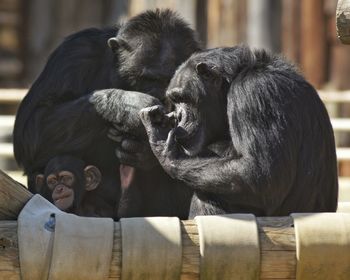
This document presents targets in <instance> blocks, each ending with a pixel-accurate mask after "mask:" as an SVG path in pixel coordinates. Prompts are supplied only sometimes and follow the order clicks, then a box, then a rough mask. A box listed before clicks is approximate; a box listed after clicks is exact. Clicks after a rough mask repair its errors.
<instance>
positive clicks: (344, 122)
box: [331, 118, 350, 131]
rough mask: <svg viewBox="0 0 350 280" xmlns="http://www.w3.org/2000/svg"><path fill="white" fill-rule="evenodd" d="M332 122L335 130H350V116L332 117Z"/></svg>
mask: <svg viewBox="0 0 350 280" xmlns="http://www.w3.org/2000/svg"><path fill="white" fill-rule="evenodd" d="M331 123H332V126H333V130H336V131H350V118H349V119H347V118H343V119H336V118H332V119H331Z"/></svg>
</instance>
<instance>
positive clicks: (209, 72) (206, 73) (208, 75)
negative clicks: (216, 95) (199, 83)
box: [196, 62, 220, 80]
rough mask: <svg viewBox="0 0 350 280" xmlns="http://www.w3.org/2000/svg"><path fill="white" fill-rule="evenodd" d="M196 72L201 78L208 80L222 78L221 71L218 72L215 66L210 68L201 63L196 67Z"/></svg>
mask: <svg viewBox="0 0 350 280" xmlns="http://www.w3.org/2000/svg"><path fill="white" fill-rule="evenodd" d="M196 72H197V73H198V75H199V76H201V77H202V78H204V79H206V80H209V79H216V78H218V77H219V76H220V73H219V71H217V69H216V68H215V66H209V65H208V64H206V63H204V62H199V63H198V64H197V65H196Z"/></svg>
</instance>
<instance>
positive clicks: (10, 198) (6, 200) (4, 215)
mask: <svg viewBox="0 0 350 280" xmlns="http://www.w3.org/2000/svg"><path fill="white" fill-rule="evenodd" d="M31 197H32V194H31V193H30V192H29V191H28V190H27V189H26V188H25V187H24V186H22V185H21V184H20V183H18V182H16V181H15V180H13V179H12V178H11V177H9V176H8V175H7V174H6V173H4V172H3V171H1V170H0V220H14V219H17V217H18V214H19V212H20V211H21V210H22V208H23V207H24V205H25V204H26V202H27V201H28V200H29V199H30V198H31ZM0 263H1V259H0ZM0 266H1V265H0ZM0 279H3V278H1V277H0Z"/></svg>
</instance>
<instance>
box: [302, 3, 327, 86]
mask: <svg viewBox="0 0 350 280" xmlns="http://www.w3.org/2000/svg"><path fill="white" fill-rule="evenodd" d="M325 57H326V36H325V21H324V12H323V0H308V1H301V57H300V59H301V67H302V70H303V72H304V74H305V76H306V78H307V79H308V80H309V81H310V82H311V83H312V84H313V85H314V86H315V87H316V88H320V87H321V86H322V85H323V84H324V82H325V66H326V59H325Z"/></svg>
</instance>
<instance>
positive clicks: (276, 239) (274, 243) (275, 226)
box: [0, 217, 296, 280]
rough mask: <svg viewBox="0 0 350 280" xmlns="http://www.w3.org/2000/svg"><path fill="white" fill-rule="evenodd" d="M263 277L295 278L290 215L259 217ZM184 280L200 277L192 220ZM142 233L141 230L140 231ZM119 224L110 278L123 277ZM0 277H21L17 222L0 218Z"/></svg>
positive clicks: (186, 228)
mask: <svg viewBox="0 0 350 280" xmlns="http://www.w3.org/2000/svg"><path fill="white" fill-rule="evenodd" d="M257 220H258V227H259V238H260V247H261V248H260V250H261V275H260V277H261V279H295V269H296V256H295V238H294V229H293V227H292V220H291V218H290V217H274V218H269V217H264V218H258V219H257ZM181 232H182V247H183V252H182V260H183V263H182V271H181V280H194V279H199V276H200V275H199V265H200V254H199V239H198V230H197V226H196V224H195V222H194V221H193V220H187V221H181ZM140 234H142V233H140ZM121 266H122V245H121V229H120V224H119V223H115V227H114V242H113V252H112V261H111V265H110V272H109V278H108V279H121ZM0 279H20V269H19V258H18V242H17V222H15V221H0Z"/></svg>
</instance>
